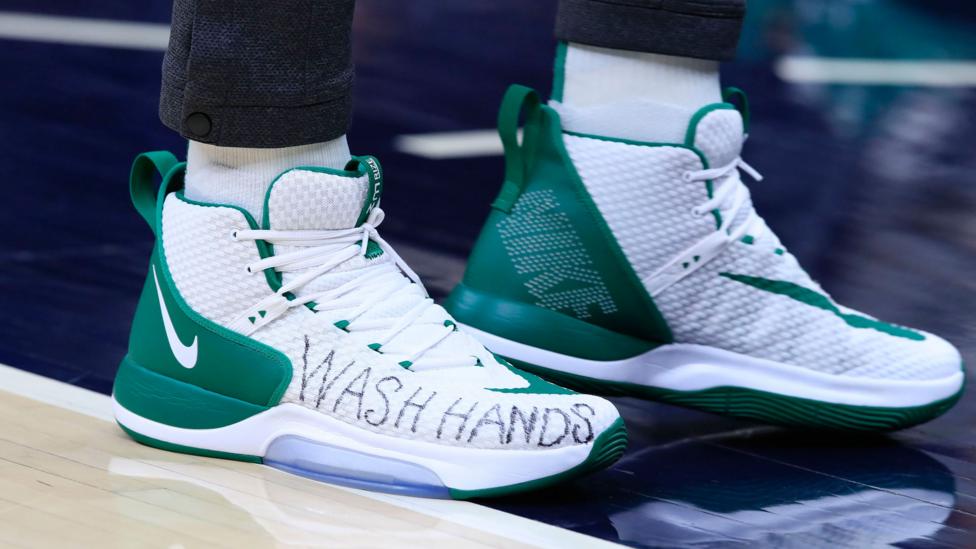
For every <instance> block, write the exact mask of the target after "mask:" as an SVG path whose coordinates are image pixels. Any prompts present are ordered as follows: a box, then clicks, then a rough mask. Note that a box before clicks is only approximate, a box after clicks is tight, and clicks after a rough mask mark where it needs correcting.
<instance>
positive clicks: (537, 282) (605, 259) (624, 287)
mask: <svg viewBox="0 0 976 549" xmlns="http://www.w3.org/2000/svg"><path fill="white" fill-rule="evenodd" d="M526 90H527V88H522V87H515V86H513V87H512V88H511V89H510V91H509V93H508V94H506V98H505V100H504V101H503V103H502V111H501V113H500V115H499V132H500V134H501V136H502V142H503V144H504V145H505V156H506V181H505V184H504V185H503V188H502V192H501V193H500V195H499V198H498V199H497V200H496V201H495V203H493V204H492V210H491V213H490V214H489V217H488V220H487V221H486V223H485V225H484V227H483V228H482V230H481V234H480V235H479V237H478V240H477V241H476V243H475V246H474V248H473V250H472V252H471V255H470V257H469V260H468V266H467V269H466V271H465V274H464V279H463V286H459V288H458V289H456V290H455V291H454V292H453V293H452V295H451V296H450V297H449V299H448V300H447V302H446V304H445V306H446V307H447V308H448V310H449V311H451V313H452V314H455V315H458V316H459V318H462V322H465V323H466V324H469V325H472V326H474V327H476V328H483V329H485V331H489V332H493V333H499V332H501V331H507V332H512V331H522V332H523V333H525V332H524V330H522V329H521V328H522V326H521V325H520V326H518V328H517V327H516V325H515V324H513V322H514V321H515V320H516V319H515V318H514V317H511V318H506V319H499V318H497V317H496V316H495V314H496V313H497V310H496V311H490V310H487V309H485V310H471V309H470V308H466V307H465V306H464V303H465V299H468V297H469V296H467V294H465V292H467V293H470V291H474V292H478V293H479V294H481V295H487V296H494V297H496V298H499V299H501V300H503V301H506V302H511V303H522V304H526V305H529V306H534V307H535V308H541V309H546V310H548V311H551V312H552V313H554V314H558V315H563V316H565V317H569V318H570V319H572V320H577V321H580V322H585V323H588V324H590V325H593V326H595V327H599V328H602V329H604V330H606V331H607V333H612V334H613V335H615V336H622V337H624V338H629V339H630V340H632V341H631V343H630V344H628V345H625V346H626V347H627V349H628V352H629V351H630V350H633V349H635V348H642V349H644V350H646V349H649V348H651V347H653V346H656V345H659V344H663V343H670V342H671V341H672V335H671V331H670V329H669V328H668V326H667V323H666V322H665V321H664V319H663V317H662V316H661V314H660V312H659V311H658V310H657V307H656V306H655V304H654V302H653V300H651V298H650V296H649V295H648V294H647V291H646V290H645V289H644V286H643V284H642V283H641V281H640V279H639V278H638V277H637V275H636V273H635V272H634V271H633V269H632V268H631V266H630V264H629V262H628V261H627V259H626V257H625V256H624V254H623V251H622V250H621V249H620V246H619V245H618V244H617V242H616V240H615V238H614V236H613V234H612V232H611V231H610V228H609V227H608V226H607V224H606V222H605V221H604V220H603V217H602V216H601V215H600V213H599V211H598V209H597V207H596V204H594V203H593V200H592V198H591V197H590V195H589V193H588V192H587V191H586V188H585V187H584V185H583V182H582V180H581V179H580V177H579V174H577V172H576V169H575V168H574V167H573V164H572V160H571V159H570V158H569V154H568V153H567V152H566V149H565V146H564V145H563V134H562V127H561V123H560V121H559V115H558V114H557V113H556V112H555V111H554V110H553V109H551V108H549V107H547V106H544V105H541V104H539V102H538V101H537V98H536V97H535V96H534V94H533V93H529V92H530V91H531V90H529V91H526ZM523 107H525V108H526V109H527V111H528V112H527V113H526V116H525V119H526V122H525V129H524V132H523V135H524V138H523V143H522V144H521V145H519V144H518V142H517V140H516V139H515V138H514V132H515V128H516V127H517V120H518V117H519V115H520V111H521V110H522V109H523ZM462 294H465V295H462ZM509 310H510V311H511V310H512V309H509ZM526 310H529V309H526ZM500 323H502V324H505V323H507V324H508V326H500ZM521 324H525V325H526V326H528V325H529V324H530V322H528V321H527V322H525V323H521ZM535 330H539V331H551V330H552V328H551V326H545V325H537V326H536V327H535ZM549 337H550V338H551V337H553V336H552V335H551V334H550V335H549ZM556 337H558V336H556ZM526 339H533V340H537V341H541V340H544V339H545V336H544V334H538V336H535V335H532V334H528V335H524V336H523V337H521V338H516V340H517V341H522V342H526ZM611 339H612V338H611ZM617 341H620V340H619V339H617V340H614V341H613V342H612V343H611V341H610V340H607V341H604V343H603V344H604V345H611V344H614V343H616V342H617ZM546 348H549V349H550V350H554V351H558V352H566V351H565V348H566V347H565V345H563V346H561V347H560V348H559V349H553V348H552V346H546ZM577 350H578V349H577ZM612 354H616V353H612Z"/></svg>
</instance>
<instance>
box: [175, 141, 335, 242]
mask: <svg viewBox="0 0 976 549" xmlns="http://www.w3.org/2000/svg"><path fill="white" fill-rule="evenodd" d="M350 157H351V155H350V153H349V145H348V144H347V143H346V136H345V135H343V136H341V137H338V138H336V139H333V140H332V141H326V142H325V143H313V144H311V145H301V146H298V147H284V148H281V149H247V148H242V147H217V146H215V145H207V144H206V143H199V142H197V141H190V146H189V149H188V150H187V153H186V190H185V193H186V197H187V198H189V199H191V200H199V201H200V202H209V203H217V204H230V205H232V206H239V207H241V208H244V209H245V210H247V211H248V213H250V214H251V215H252V216H254V219H255V220H257V221H258V222H259V223H260V222H261V218H262V216H263V214H264V195H265V194H266V193H267V191H268V187H269V186H270V185H271V182H272V181H273V180H274V179H275V178H276V177H278V175H279V174H281V172H283V171H285V170H289V169H291V168H297V167H299V166H316V167H322V168H334V169H338V170H341V169H342V168H344V167H345V165H346V163H348V162H349V159H350Z"/></svg>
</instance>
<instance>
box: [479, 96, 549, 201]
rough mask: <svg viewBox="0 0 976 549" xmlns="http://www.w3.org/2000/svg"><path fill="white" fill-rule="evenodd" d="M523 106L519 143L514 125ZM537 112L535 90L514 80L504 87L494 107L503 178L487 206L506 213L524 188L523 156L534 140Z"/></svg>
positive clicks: (525, 163) (524, 165) (529, 149)
mask: <svg viewBox="0 0 976 549" xmlns="http://www.w3.org/2000/svg"><path fill="white" fill-rule="evenodd" d="M523 110H524V111H525V133H524V134H523V136H522V143H521V144H520V143H519V140H518V125H519V118H521V114H522V111H523ZM541 112H542V111H541V109H540V103H539V94H538V93H536V91H535V90H533V89H531V88H527V87H525V86H521V85H518V84H513V85H511V86H509V87H508V91H506V92H505V98H504V99H502V106H501V108H500V109H499V110H498V135H499V137H501V139H502V147H503V148H504V150H505V182H504V183H503V184H502V190H501V192H499V193H498V197H497V198H495V201H494V202H492V203H491V207H492V208H494V209H496V210H499V211H502V212H505V213H510V212H511V211H512V206H514V205H515V201H516V200H517V199H518V197H519V195H520V194H522V189H524V188H525V179H526V170H527V168H528V162H527V158H528V157H530V156H531V147H532V146H533V144H534V143H535V133H536V132H538V126H539V124H538V120H539V117H540V116H541Z"/></svg>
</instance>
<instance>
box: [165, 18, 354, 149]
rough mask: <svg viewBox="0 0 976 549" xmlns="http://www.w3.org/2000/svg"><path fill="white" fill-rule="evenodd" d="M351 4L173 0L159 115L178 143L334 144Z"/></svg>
mask: <svg viewBox="0 0 976 549" xmlns="http://www.w3.org/2000/svg"><path fill="white" fill-rule="evenodd" d="M353 7H354V0H261V1H259V2H257V1H254V0H174V2H173V23H172V27H171V32H170V42H169V49H168V50H167V51H166V57H165V58H164V60H163V82H162V89H161V91H160V101H159V117H160V120H162V122H163V124H165V125H166V126H168V127H169V128H171V129H173V130H175V131H177V132H179V133H180V135H182V136H184V137H186V138H187V139H192V140H194V141H200V142H204V143H211V144H214V145H220V146H225V147H254V148H277V147H290V146H296V145H305V144H309V143H317V142H322V141H329V140H331V139H335V138H336V137H339V136H340V135H342V134H344V133H346V130H347V129H348V127H349V120H350V116H351V112H352V80H353V67H352V60H351V54H350V49H351V48H350V33H351V30H352V15H353Z"/></svg>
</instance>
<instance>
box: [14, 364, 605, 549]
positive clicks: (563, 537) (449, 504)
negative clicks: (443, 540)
mask: <svg viewBox="0 0 976 549" xmlns="http://www.w3.org/2000/svg"><path fill="white" fill-rule="evenodd" d="M2 391H7V392H10V393H13V394H16V395H20V396H23V397H27V398H30V399H33V400H37V401H40V402H43V403H45V404H50V405H54V406H58V407H61V408H64V409H67V410H71V411H73V412H78V413H80V414H84V415H87V416H91V417H94V418H97V419H100V420H103V421H111V422H114V421H115V419H114V417H113V415H112V401H111V399H110V398H109V397H108V396H106V395H103V394H101V393H96V392H94V391H89V390H87V389H83V388H81V387H76V386H74V385H69V384H67V383H63V382H61V381H56V380H53V379H50V378H46V377H43V376H39V375H37V374H32V373H30V372H25V371H23V370H19V369H17V368H14V367H12V366H7V365H5V364H0V394H2ZM133 444H135V442H133ZM309 482H314V481H309ZM337 488H340V489H343V490H347V491H349V492H353V493H355V494H358V495H361V496H364V497H368V498H370V499H373V500H376V501H382V502H384V503H387V504H390V505H394V506H397V507H400V508H404V509H409V510H411V511H415V512H418V513H422V514H424V515H427V516H430V517H434V518H436V519H438V520H446V521H450V522H453V523H455V524H459V525H461V526H464V527H466V528H470V529H472V530H478V531H481V532H486V533H490V534H493V535H496V536H501V537H505V538H508V539H511V540H513V541H517V542H519V543H523V544H529V545H535V546H538V547H546V548H553V549H562V548H575V547H580V548H582V547H619V545H615V544H612V543H609V542H606V541H603V540H599V539H596V538H592V537H589V536H586V535H583V534H578V533H576V532H573V531H571V530H566V529H564V528H559V527H556V526H552V525H549V524H544V523H541V522H537V521H534V520H530V519H527V518H523V517H520V516H517V515H512V514H509V513H505V512H504V511H498V510H495V509H491V508H489V507H485V506H482V505H478V504H475V503H470V502H464V501H449V500H432V499H422V498H412V497H406V496H397V495H391V494H380V493H376V492H366V491H363V490H356V489H354V488H345V487H342V486H337Z"/></svg>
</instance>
